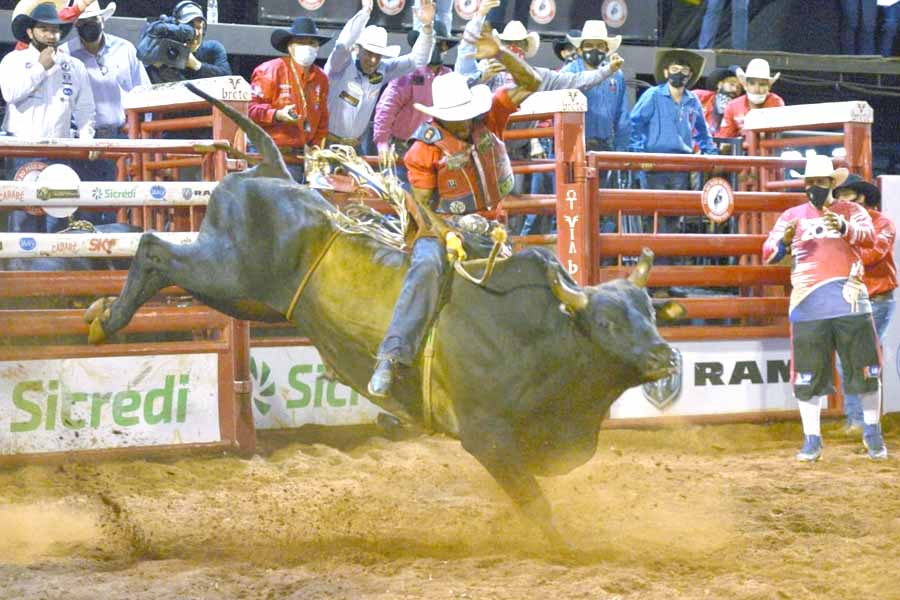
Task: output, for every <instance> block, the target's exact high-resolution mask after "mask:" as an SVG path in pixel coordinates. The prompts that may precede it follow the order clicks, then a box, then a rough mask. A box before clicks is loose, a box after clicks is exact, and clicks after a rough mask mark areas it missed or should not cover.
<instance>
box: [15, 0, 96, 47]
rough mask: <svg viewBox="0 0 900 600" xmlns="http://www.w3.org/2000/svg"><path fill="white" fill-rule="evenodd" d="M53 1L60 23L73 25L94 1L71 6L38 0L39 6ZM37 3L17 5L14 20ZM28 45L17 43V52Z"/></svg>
mask: <svg viewBox="0 0 900 600" xmlns="http://www.w3.org/2000/svg"><path fill="white" fill-rule="evenodd" d="M51 1H52V2H53V4H55V5H56V10H57V12H58V14H59V19H60V21H63V22H64V23H72V22H74V21H75V19H77V18H78V15H80V14H81V13H82V11H84V9H86V8H87V6H88V4H90V3H91V1H92V0H77V1H76V2H72V3H71V6H69V1H68V0H36V2H37V3H38V4H39V3H42V2H51ZM36 2H35V0H23V1H21V2H19V3H18V4H16V8H15V9H14V10H13V19H15V18H16V16H19V15H22V14H23V12H22V11H23V10H25V8H26V7H31V6H34V5H35V3H36ZM30 10H31V9H30V8H28V11H30ZM28 44H29V42H28V41H22V40H18V41H16V50H24V49H25V48H27V47H28Z"/></svg>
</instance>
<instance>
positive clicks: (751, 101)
mask: <svg viewBox="0 0 900 600" xmlns="http://www.w3.org/2000/svg"><path fill="white" fill-rule="evenodd" d="M737 76H738V79H740V81H741V84H742V85H743V86H744V90H745V93H744V95H743V96H739V97H737V98H735V99H734V100H732V101H731V102H729V103H728V106H726V107H725V114H724V115H723V116H722V126H721V127H720V128H719V131H718V132H717V133H716V137H743V136H744V118H745V117H746V116H747V113H748V112H750V111H751V110H753V109H754V108H774V107H776V106H784V100H783V99H782V98H781V96H779V95H778V94H775V93H773V92H772V91H771V89H772V85H773V84H774V83H775V82H776V81H778V78H779V77H780V76H781V73H776V74H775V76H774V77H773V76H772V74H771V72H770V71H769V62H768V61H767V60H765V59H762V58H754V59H753V60H751V61H750V63H749V64H748V65H747V71H746V72H745V71H744V70H743V69H741V68H740V67H738V69H737Z"/></svg>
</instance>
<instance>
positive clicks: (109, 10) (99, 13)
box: [78, 2, 116, 21]
mask: <svg viewBox="0 0 900 600" xmlns="http://www.w3.org/2000/svg"><path fill="white" fill-rule="evenodd" d="M115 12H116V3H115V2H110V3H109V4H107V5H106V8H104V9H102V10H101V9H100V3H99V2H91V3H90V4H88V7H87V8H86V9H84V12H83V13H81V15H80V16H79V17H78V20H79V21H81V20H82V19H93V18H94V17H100V20H101V21H105V20H107V19H108V18H110V17H111V16H113V14H115Z"/></svg>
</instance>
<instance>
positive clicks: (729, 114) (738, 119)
mask: <svg viewBox="0 0 900 600" xmlns="http://www.w3.org/2000/svg"><path fill="white" fill-rule="evenodd" d="M777 106H784V100H783V99H782V98H781V96H779V95H778V94H773V93H772V92H769V95H768V96H766V101H765V102H763V105H762V106H760V108H775V107H777ZM750 110H751V109H750V99H749V98H747V94H744V95H743V96H738V97H737V98H735V99H734V100H732V101H731V102H729V103H728V106H726V107H725V114H724V115H723V116H722V126H721V127H720V128H719V131H718V133H717V134H716V135H717V137H743V136H744V119H745V118H746V117H747V113H748V112H750Z"/></svg>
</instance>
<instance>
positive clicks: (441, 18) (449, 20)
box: [413, 0, 453, 31]
mask: <svg viewBox="0 0 900 600" xmlns="http://www.w3.org/2000/svg"><path fill="white" fill-rule="evenodd" d="M421 4H422V2H421V0H416V3H415V5H414V6H415V8H419V6H421ZM434 7H435V10H434V21H435V23H437V22H441V23H443V24H444V25H445V26H446V27H447V31H453V0H435V2H434ZM413 29H415V30H416V31H418V30H420V29H422V24H421V23H420V22H419V20H418V19H413Z"/></svg>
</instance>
